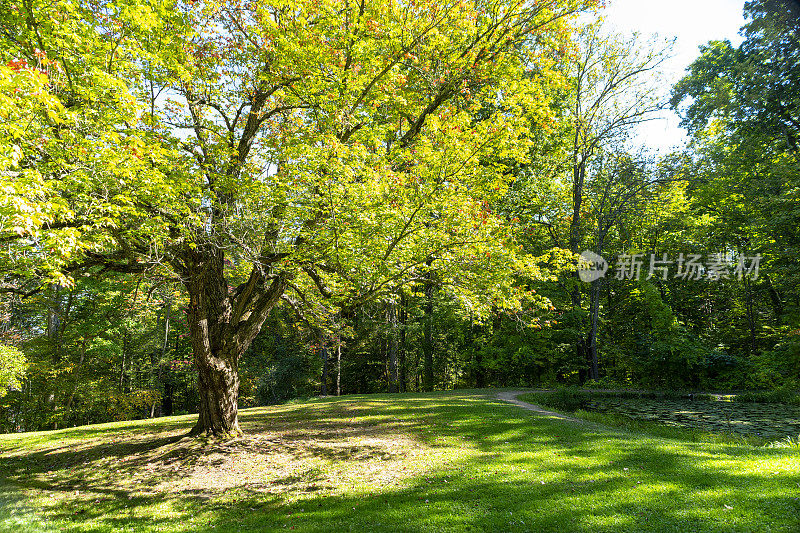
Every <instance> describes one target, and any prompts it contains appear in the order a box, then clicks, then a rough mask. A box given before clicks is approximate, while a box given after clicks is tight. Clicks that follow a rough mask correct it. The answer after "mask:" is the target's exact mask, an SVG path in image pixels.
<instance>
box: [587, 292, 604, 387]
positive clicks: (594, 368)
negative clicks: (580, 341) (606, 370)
mask: <svg viewBox="0 0 800 533" xmlns="http://www.w3.org/2000/svg"><path fill="white" fill-rule="evenodd" d="M601 284H602V279H598V280H596V281H594V282H592V286H591V288H590V289H589V292H590V294H589V314H590V316H591V326H590V328H589V335H588V338H587V340H586V347H587V349H588V350H589V358H590V359H591V368H590V374H589V377H590V378H591V379H595V380H596V379H600V363H599V359H598V356H597V323H598V319H599V315H600V287H601Z"/></svg>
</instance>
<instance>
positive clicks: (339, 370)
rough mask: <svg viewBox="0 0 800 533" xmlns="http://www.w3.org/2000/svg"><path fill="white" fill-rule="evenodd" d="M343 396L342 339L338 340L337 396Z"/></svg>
mask: <svg viewBox="0 0 800 533" xmlns="http://www.w3.org/2000/svg"><path fill="white" fill-rule="evenodd" d="M341 395H342V339H341V337H338V338H337V339H336V396H341Z"/></svg>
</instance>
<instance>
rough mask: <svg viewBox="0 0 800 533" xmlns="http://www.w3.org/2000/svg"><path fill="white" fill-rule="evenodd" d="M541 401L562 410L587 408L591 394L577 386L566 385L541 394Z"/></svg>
mask: <svg viewBox="0 0 800 533" xmlns="http://www.w3.org/2000/svg"><path fill="white" fill-rule="evenodd" d="M539 401H540V403H541V404H542V405H544V406H546V407H551V408H553V409H559V410H562V411H577V410H578V409H586V408H587V407H588V406H589V402H590V401H591V394H590V393H589V392H587V391H585V390H583V389H579V388H577V387H564V388H560V389H556V390H555V391H553V392H546V393H543V394H542V395H541V399H540V400H539Z"/></svg>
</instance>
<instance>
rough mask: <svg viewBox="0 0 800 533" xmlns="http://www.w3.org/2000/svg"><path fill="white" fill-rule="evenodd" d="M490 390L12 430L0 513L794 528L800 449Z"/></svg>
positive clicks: (204, 524) (186, 526)
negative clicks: (653, 427) (229, 425)
mask: <svg viewBox="0 0 800 533" xmlns="http://www.w3.org/2000/svg"><path fill="white" fill-rule="evenodd" d="M493 396H494V392H493V391H466V392H454V393H437V394H428V395H378V396H360V397H355V396H350V397H342V398H339V399H324V400H313V401H309V402H303V403H294V404H288V405H283V406H277V407H270V408H257V409H249V410H246V411H243V412H242V415H241V418H242V425H243V428H244V430H245V431H246V436H245V437H243V438H241V439H236V440H232V441H227V442H213V441H206V440H202V439H190V438H187V437H185V434H186V432H187V431H188V429H189V428H190V427H191V424H192V423H193V421H194V419H193V417H173V418H164V419H158V420H148V421H136V422H124V423H118V424H105V425H102V426H91V427H86V428H75V429H72V430H63V431H58V432H49V433H47V432H45V433H35V434H33V433H31V434H22V435H5V436H0V483H2V485H0V504H2V510H0V529H3V530H7V531H74V532H89V531H175V532H177V531H272V530H284V529H289V530H291V529H292V528H294V530H295V531H332V532H340V531H387V532H390V531H392V532H393V531H619V532H622V531H626V532H627V531H725V532H727V531H748V532H750V531H797V530H800V500H798V498H800V460H799V459H800V455H798V452H797V449H793V448H765V447H757V446H752V445H750V444H748V443H747V442H744V441H739V442H720V441H713V440H711V441H709V440H708V439H704V438H703V435H700V434H691V435H688V434H686V433H675V432H673V433H670V434H669V435H660V436H657V435H652V434H651V433H648V432H647V431H645V430H644V429H646V428H629V429H634V430H635V431H629V430H624V429H618V428H617V429H606V428H604V427H603V426H600V425H598V424H596V423H595V424H590V425H587V424H576V423H571V422H565V421H560V420H554V419H547V418H543V417H537V415H535V414H534V413H530V412H527V411H525V410H523V409H520V408H518V407H516V406H513V405H509V404H506V403H503V402H500V401H498V400H495V399H493ZM595 422H600V420H596V421H595ZM687 436H690V438H685V437H687Z"/></svg>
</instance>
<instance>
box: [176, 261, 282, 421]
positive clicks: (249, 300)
mask: <svg viewBox="0 0 800 533" xmlns="http://www.w3.org/2000/svg"><path fill="white" fill-rule="evenodd" d="M224 263H225V259H224V254H223V252H222V251H221V250H220V249H218V248H216V247H214V246H213V245H206V246H203V247H198V248H197V249H194V250H189V251H186V253H185V256H184V260H183V262H182V263H181V264H180V265H179V266H180V270H181V275H182V276H181V277H182V278H183V282H184V285H185V286H186V289H187V292H188V293H189V331H190V334H191V339H192V352H193V354H194V364H195V367H196V368H197V392H198V395H199V413H198V420H197V424H196V425H195V427H194V428H193V429H192V434H194V435H197V434H201V433H205V434H209V435H214V436H227V435H239V434H241V429H240V428H239V408H238V402H239V358H240V357H241V356H242V354H243V353H244V351H245V350H247V348H248V347H249V346H250V343H251V342H252V341H253V339H254V338H255V336H256V335H257V334H258V333H259V331H260V330H261V326H262V325H263V324H264V321H265V320H266V318H267V316H268V315H269V312H270V311H271V310H272V308H273V307H274V306H275V305H276V304H277V302H278V300H279V299H280V297H281V295H282V294H283V292H284V290H285V287H286V280H285V278H284V277H283V276H282V275H277V276H271V279H270V280H267V279H265V276H264V271H263V270H261V269H259V268H254V269H253V271H252V273H251V275H250V278H249V279H248V281H247V282H245V283H243V284H242V285H240V286H239V287H237V288H236V289H233V288H232V287H229V286H228V283H227V280H226V279H225V274H224Z"/></svg>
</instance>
